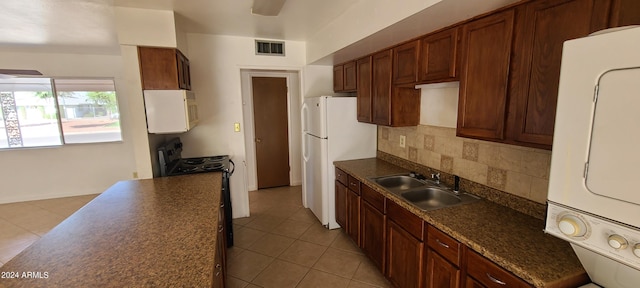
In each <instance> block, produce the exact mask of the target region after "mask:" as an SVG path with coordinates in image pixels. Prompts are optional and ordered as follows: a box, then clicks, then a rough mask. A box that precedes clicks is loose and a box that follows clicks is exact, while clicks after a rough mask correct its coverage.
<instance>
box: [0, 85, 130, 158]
mask: <svg viewBox="0 0 640 288" xmlns="http://www.w3.org/2000/svg"><path fill="white" fill-rule="evenodd" d="M15 78H32V79H33V78H40V79H48V80H49V83H50V84H49V85H50V87H51V93H52V95H53V96H52V98H53V105H54V107H55V109H56V117H55V119H56V121H57V123H56V124H57V129H58V138H59V142H60V144H53V145H42V146H22V147H0V151H10V150H21V149H43V148H44V149H47V148H58V147H64V146H67V145H72V146H73V145H96V144H109V143H123V142H124V137H123V136H124V134H123V131H122V122H121V117H120V114H121V113H120V99H119V97H118V91H117V90H118V89H117V85H116V80H115V77H72V76H65V77H47V76H43V75H38V76H37V77H30V76H26V77H25V76H19V77H15ZM55 80H110V81H111V82H112V83H113V92H114V93H115V98H116V109H117V113H118V114H119V116H118V122H119V127H118V131H119V135H120V139H119V140H112V141H96V142H67V141H65V130H64V128H63V123H62V120H63V118H62V112H61V110H60V109H61V107H60V101H59V99H58V98H59V96H58V89H57V87H56V83H55ZM13 92H15V91H13ZM79 92H93V91H79ZM1 113H2V111H0V114H1ZM3 121H4V120H3Z"/></svg>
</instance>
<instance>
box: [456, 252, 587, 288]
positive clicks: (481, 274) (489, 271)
mask: <svg viewBox="0 0 640 288" xmlns="http://www.w3.org/2000/svg"><path fill="white" fill-rule="evenodd" d="M468 251H469V252H468V253H467V263H466V264H467V273H468V275H469V276H468V277H467V281H469V279H470V277H473V280H474V281H472V282H471V283H472V284H471V285H472V286H469V284H468V283H466V287H489V288H492V287H514V288H520V287H522V288H524V287H531V285H529V284H528V283H526V282H524V281H523V280H522V279H520V278H518V277H517V276H515V275H513V274H511V273H510V272H508V271H507V270H504V269H503V268H502V267H500V266H498V265H496V264H495V263H493V262H491V260H489V259H487V258H484V257H483V256H481V255H480V254H478V253H476V252H474V251H471V250H468ZM568 287H571V286H568ZM574 287H575V286H574Z"/></svg>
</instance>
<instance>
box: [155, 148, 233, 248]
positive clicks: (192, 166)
mask: <svg viewBox="0 0 640 288" xmlns="http://www.w3.org/2000/svg"><path fill="white" fill-rule="evenodd" d="M158 162H159V163H160V176H161V177H166V176H176V175H186V174H195V173H207V172H222V197H223V203H224V207H225V209H224V212H225V217H224V218H225V222H226V226H227V235H226V236H227V237H226V238H227V247H231V246H233V227H232V225H233V222H232V219H231V218H232V211H231V189H230V185H229V178H230V177H231V175H233V171H234V170H235V164H234V163H233V161H231V159H229V156H227V155H217V156H204V157H193V158H182V141H180V138H178V137H176V138H173V139H171V140H169V141H168V142H166V143H164V144H162V145H161V146H160V147H158Z"/></svg>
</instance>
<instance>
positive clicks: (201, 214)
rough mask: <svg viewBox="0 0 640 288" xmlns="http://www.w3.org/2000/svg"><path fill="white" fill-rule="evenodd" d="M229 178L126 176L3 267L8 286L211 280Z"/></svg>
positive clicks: (198, 283) (3, 283)
mask: <svg viewBox="0 0 640 288" xmlns="http://www.w3.org/2000/svg"><path fill="white" fill-rule="evenodd" d="M221 181H222V175H221V173H202V174H193V175H184V176H174V177H163V178H155V179H145V180H131V181H121V182H118V183H116V184H115V185H113V186H112V187H110V188H109V189H108V190H106V191H105V192H104V193H102V194H101V195H99V196H98V197H96V198H95V199H94V200H92V201H91V202H89V203H88V204H87V205H85V206H84V207H82V208H81V209H80V210H78V211H77V212H76V213H74V214H73V215H71V216H70V217H69V218H67V219H66V220H64V221H63V222H62V223H60V224H59V225H58V226H56V227H55V228H54V229H53V230H51V231H50V232H49V233H47V234H46V235H44V236H43V237H42V238H41V239H40V240H38V241H36V242H35V243H34V244H33V245H31V246H30V247H29V248H27V249H26V250H24V251H23V252H22V253H20V254H18V255H17V256H16V257H15V258H13V259H12V260H10V261H9V262H8V263H6V264H5V265H4V266H2V267H0V271H1V272H2V276H3V279H0V287H211V286H212V278H213V271H214V260H215V252H216V251H215V250H216V247H217V246H216V245H217V244H216V241H218V240H219V239H216V238H217V232H218V229H217V227H218V210H219V209H220V205H219V203H220V197H221V195H220V194H221V193H220V190H221ZM14 273H17V274H14ZM29 273H30V274H29ZM10 277H17V278H13V279H7V278H10Z"/></svg>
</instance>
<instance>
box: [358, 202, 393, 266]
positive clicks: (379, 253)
mask: <svg viewBox="0 0 640 288" xmlns="http://www.w3.org/2000/svg"><path fill="white" fill-rule="evenodd" d="M361 204H362V205H361V206H360V223H361V229H362V230H361V233H360V244H361V245H360V247H361V248H362V251H363V252H364V254H366V255H367V256H369V258H370V259H371V261H373V263H374V264H376V266H378V269H380V271H383V272H384V254H385V253H384V252H385V245H384V243H385V241H386V238H387V237H386V235H385V225H386V221H387V216H386V215H384V214H382V212H380V211H378V209H376V208H375V207H373V206H372V205H371V204H370V203H369V202H367V201H364V200H363V201H362V202H361Z"/></svg>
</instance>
